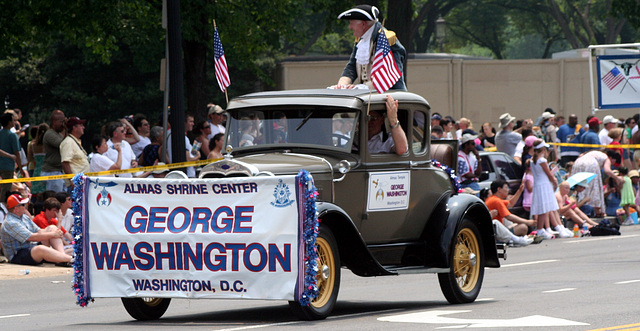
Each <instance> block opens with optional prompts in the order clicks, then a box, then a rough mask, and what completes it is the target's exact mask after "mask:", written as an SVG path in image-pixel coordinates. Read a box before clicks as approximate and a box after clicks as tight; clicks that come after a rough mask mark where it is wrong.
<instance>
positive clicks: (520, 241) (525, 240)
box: [511, 236, 533, 246]
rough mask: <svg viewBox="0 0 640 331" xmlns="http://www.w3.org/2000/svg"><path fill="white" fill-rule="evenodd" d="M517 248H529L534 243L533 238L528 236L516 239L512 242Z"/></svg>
mask: <svg viewBox="0 0 640 331" xmlns="http://www.w3.org/2000/svg"><path fill="white" fill-rule="evenodd" d="M511 241H512V242H513V243H514V245H515V246H529V244H531V243H532V242H533V238H529V237H528V236H523V237H516V239H512V240H511Z"/></svg>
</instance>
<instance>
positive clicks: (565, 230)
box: [562, 228, 573, 238]
mask: <svg viewBox="0 0 640 331" xmlns="http://www.w3.org/2000/svg"><path fill="white" fill-rule="evenodd" d="M562 232H564V233H566V235H567V238H571V237H573V231H571V230H569V229H567V228H564V230H562Z"/></svg>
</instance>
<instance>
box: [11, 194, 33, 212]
mask: <svg viewBox="0 0 640 331" xmlns="http://www.w3.org/2000/svg"><path fill="white" fill-rule="evenodd" d="M28 202H29V198H23V197H21V196H20V194H12V195H10V196H9V198H7V208H8V209H11V208H13V207H15V206H17V205H23V204H26V203H28Z"/></svg>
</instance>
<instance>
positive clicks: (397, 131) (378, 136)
mask: <svg viewBox="0 0 640 331" xmlns="http://www.w3.org/2000/svg"><path fill="white" fill-rule="evenodd" d="M386 106H387V114H386V117H387V120H388V121H389V128H390V133H391V134H389V132H386V129H385V125H384V120H385V117H384V114H382V113H381V112H380V111H377V110H371V111H369V143H368V146H369V153H371V154H377V153H392V152H393V153H396V154H398V155H402V154H404V153H406V152H407V150H408V149H409V144H408V143H407V136H406V134H405V133H404V130H403V129H402V126H400V121H398V101H397V100H394V99H393V97H392V96H390V95H387V103H386Z"/></svg>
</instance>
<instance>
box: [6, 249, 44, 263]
mask: <svg viewBox="0 0 640 331" xmlns="http://www.w3.org/2000/svg"><path fill="white" fill-rule="evenodd" d="M33 247H34V246H31V247H29V248H23V249H21V250H19V251H18V252H17V253H16V255H14V256H13V258H12V259H11V261H10V262H11V263H14V264H24V265H38V264H40V263H38V262H36V261H35V260H34V259H33V257H31V249H32V248H33Z"/></svg>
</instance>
